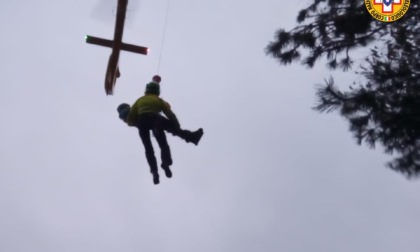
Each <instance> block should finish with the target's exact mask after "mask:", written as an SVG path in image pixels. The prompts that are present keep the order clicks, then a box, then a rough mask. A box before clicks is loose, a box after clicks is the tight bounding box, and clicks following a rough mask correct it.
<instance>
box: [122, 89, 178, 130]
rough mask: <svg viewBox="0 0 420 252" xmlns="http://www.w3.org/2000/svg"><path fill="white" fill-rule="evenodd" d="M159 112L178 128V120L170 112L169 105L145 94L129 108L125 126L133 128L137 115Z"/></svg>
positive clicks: (156, 97)
mask: <svg viewBox="0 0 420 252" xmlns="http://www.w3.org/2000/svg"><path fill="white" fill-rule="evenodd" d="M160 112H163V114H165V116H166V117H167V118H168V119H169V120H171V121H173V122H174V123H175V124H176V125H178V126H179V122H178V119H177V118H176V116H175V114H174V113H173V112H172V110H171V105H169V103H167V102H166V101H164V100H163V99H161V98H159V96H157V95H154V94H147V95H144V96H142V97H140V98H139V99H137V101H136V102H135V103H134V104H133V106H131V109H130V113H128V117H127V124H128V125H130V126H135V124H136V122H137V117H138V116H139V115H141V114H144V113H160Z"/></svg>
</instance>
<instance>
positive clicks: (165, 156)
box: [136, 113, 192, 173]
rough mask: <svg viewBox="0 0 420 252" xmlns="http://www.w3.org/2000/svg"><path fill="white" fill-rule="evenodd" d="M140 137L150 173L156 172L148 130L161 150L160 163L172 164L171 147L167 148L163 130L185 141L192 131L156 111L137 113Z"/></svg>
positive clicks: (156, 167)
mask: <svg viewBox="0 0 420 252" xmlns="http://www.w3.org/2000/svg"><path fill="white" fill-rule="evenodd" d="M136 126H137V128H138V130H139V134H140V138H141V140H142V142H143V145H144V149H145V152H146V159H147V162H148V163H149V166H150V172H151V173H157V172H158V166H157V161H156V157H155V152H154V149H153V145H152V141H151V138H150V131H152V132H153V135H154V136H155V138H156V141H157V142H158V144H159V148H160V151H161V159H162V165H166V166H169V165H172V156H171V149H170V148H169V145H168V141H167V140H166V134H165V131H167V132H170V133H172V134H173V135H175V136H179V137H180V138H182V139H184V140H185V141H187V142H190V139H191V134H192V132H191V131H189V130H182V129H180V128H179V127H177V126H176V125H175V124H174V123H172V122H171V121H170V120H169V119H167V118H166V117H164V116H162V115H161V114H158V113H148V114H142V115H139V117H138V119H137V124H136Z"/></svg>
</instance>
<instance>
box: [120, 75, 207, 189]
mask: <svg viewBox="0 0 420 252" xmlns="http://www.w3.org/2000/svg"><path fill="white" fill-rule="evenodd" d="M152 80H153V81H152V82H150V83H148V84H147V85H146V90H145V92H144V96H142V97H140V98H139V99H137V101H136V102H135V103H134V104H133V105H132V106H131V107H130V105H128V104H126V103H123V104H121V105H120V106H118V109H117V110H118V113H119V115H120V118H121V119H122V120H124V121H125V122H126V123H127V124H128V125H129V126H134V127H137V128H138V130H139V134H140V138H141V140H142V142H143V145H144V148H145V152H146V159H147V162H148V163H149V166H150V172H151V173H152V175H153V183H154V184H159V173H158V166H157V161H156V157H155V154H154V149H153V145H152V142H151V138H150V131H152V132H153V135H154V136H155V138H156V141H157V142H158V144H159V147H160V150H161V159H162V163H161V167H162V169H163V170H164V171H165V175H166V177H168V178H171V177H172V171H171V169H170V166H171V165H172V157H171V150H170V148H169V145H168V142H167V140H166V135H165V131H167V132H170V133H172V134H173V135H175V136H178V137H180V138H182V139H184V140H185V141H186V142H187V143H194V144H195V145H197V144H198V142H199V141H200V139H201V137H202V136H203V129H202V128H200V129H198V130H197V131H194V132H191V131H189V130H183V129H181V127H180V124H179V121H178V119H177V117H176V115H175V114H174V112H173V111H172V110H171V107H170V105H169V103H167V102H166V101H165V100H163V99H162V98H160V97H159V95H160V86H159V83H160V81H161V78H160V76H158V75H155V76H154V77H153V79H152ZM161 112H163V114H164V115H165V116H166V117H164V116H163V115H162V114H161Z"/></svg>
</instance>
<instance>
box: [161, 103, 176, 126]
mask: <svg viewBox="0 0 420 252" xmlns="http://www.w3.org/2000/svg"><path fill="white" fill-rule="evenodd" d="M161 100H162V106H163V108H162V111H163V114H165V116H166V117H167V118H168V119H169V120H170V121H171V122H172V123H174V125H176V126H177V127H178V128H181V125H180V124H179V121H178V118H177V117H176V115H175V113H174V112H173V111H172V110H171V105H169V103H167V102H166V101H164V100H163V99H161Z"/></svg>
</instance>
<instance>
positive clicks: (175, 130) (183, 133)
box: [160, 116, 204, 145]
mask: <svg viewBox="0 0 420 252" xmlns="http://www.w3.org/2000/svg"><path fill="white" fill-rule="evenodd" d="M160 124H161V125H162V128H163V129H164V130H165V131H167V132H169V133H171V134H173V135H175V136H178V137H180V138H182V139H184V140H185V141H186V142H187V143H194V144H195V145H197V144H198V142H200V139H201V137H202V136H203V134H204V132H203V129H202V128H200V129H198V130H196V131H194V132H192V131H190V130H183V129H181V128H179V127H177V126H176V125H175V124H174V123H172V122H171V121H170V120H169V119H167V118H165V117H163V116H160Z"/></svg>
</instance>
